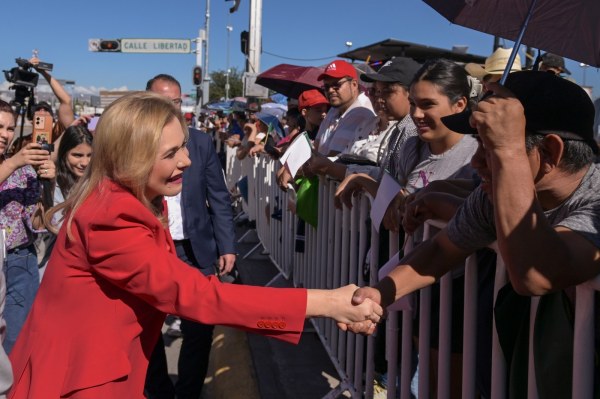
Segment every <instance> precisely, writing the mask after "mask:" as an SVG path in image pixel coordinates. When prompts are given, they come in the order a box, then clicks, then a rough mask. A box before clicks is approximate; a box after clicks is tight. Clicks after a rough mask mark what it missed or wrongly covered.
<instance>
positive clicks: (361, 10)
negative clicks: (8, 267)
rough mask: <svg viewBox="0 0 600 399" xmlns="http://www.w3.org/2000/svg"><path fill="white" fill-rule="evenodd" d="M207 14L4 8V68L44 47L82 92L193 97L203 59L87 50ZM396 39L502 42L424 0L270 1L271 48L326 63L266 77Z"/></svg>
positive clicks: (219, 50) (187, 6)
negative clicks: (152, 80) (164, 79)
mask: <svg viewBox="0 0 600 399" xmlns="http://www.w3.org/2000/svg"><path fill="white" fill-rule="evenodd" d="M231 5H232V2H226V1H224V0H212V1H211V21H210V55H209V64H210V65H209V69H210V70H224V69H226V63H227V29H226V26H227V25H231V26H232V27H233V32H232V33H231V38H230V66H232V67H238V68H239V69H243V67H244V58H243V55H242V54H241V52H240V44H239V35H240V32H241V31H242V30H245V29H248V20H249V1H248V0H241V5H240V8H239V10H238V11H237V12H236V13H234V14H229V11H228V10H229V7H231ZM205 9H206V0H171V1H157V0H121V1H116V0H100V1H96V2H82V1H75V0H59V1H55V2H48V1H44V2H42V1H40V0H30V1H28V2H27V3H22V2H16V1H10V2H3V5H2V13H3V16H4V18H3V22H2V24H0V34H1V35H2V37H4V40H3V41H2V42H3V43H2V51H1V52H0V67H1V69H9V68H11V67H13V66H14V58H15V57H24V58H28V57H30V56H31V52H32V49H34V48H36V49H38V50H39V53H40V58H41V59H42V60H43V61H48V62H52V63H54V72H53V74H54V75H55V76H56V77H58V78H62V79H68V80H74V81H76V83H77V85H80V86H86V87H94V88H98V87H103V88H107V89H114V88H122V87H124V86H126V87H127V88H129V89H132V90H136V89H143V88H144V86H145V83H146V81H147V79H148V78H149V77H152V76H153V75H155V74H157V73H170V74H172V75H174V76H175V77H176V78H177V79H179V80H180V81H181V83H182V86H183V89H184V92H189V91H191V89H192V82H191V80H192V68H193V66H194V64H195V55H194V54H185V55H171V54H161V55H150V54H120V53H92V52H89V51H88V48H87V43H88V39H90V38H106V39H110V38H183V39H187V38H194V37H196V36H197V35H198V30H199V29H200V28H203V27H204V19H205V17H204V15H205ZM387 38H395V39H399V40H405V41H410V42H416V43H421V44H426V45H430V46H436V47H442V48H451V47H452V46H453V45H457V44H460V45H468V46H469V52H470V53H475V54H481V55H489V53H491V50H492V41H493V39H492V37H491V36H489V35H486V34H483V33H479V32H476V31H473V30H470V29H466V28H462V27H459V26H456V25H452V24H450V23H449V22H448V21H447V20H446V19H444V18H443V17H441V16H439V15H438V14H437V13H436V12H435V11H434V10H432V9H431V8H430V7H429V6H427V5H426V4H425V3H423V2H422V1H420V0H371V1H355V0H347V1H333V0H319V1H317V0H303V1H295V2H291V1H285V0H263V50H264V51H265V52H268V53H271V54H277V55H279V56H283V57H289V58H296V59H303V60H306V59H319V60H313V61H301V60H288V59H284V58H280V57H276V56H273V55H270V54H266V53H263V55H262V60H261V70H262V71H264V70H265V69H267V68H269V67H271V66H274V65H277V64H279V63H284V62H285V63H292V64H299V65H323V64H325V63H327V61H328V60H330V59H332V57H334V56H335V55H336V54H339V53H342V52H344V51H346V50H347V48H346V46H345V43H346V42H347V41H350V42H352V43H353V47H354V48H357V47H362V46H365V45H368V44H371V43H375V42H378V41H381V40H384V39H387ZM567 67H568V68H569V69H570V70H571V71H572V72H573V78H574V79H575V80H576V81H577V82H578V83H580V84H581V83H582V81H583V72H582V71H583V69H582V68H581V67H580V66H579V63H577V62H574V61H568V63H567ZM2 81H4V79H3V77H2V78H0V82H2ZM586 83H587V85H593V86H595V88H594V89H595V90H594V97H597V96H599V95H600V73H599V72H598V70H597V69H596V68H591V67H590V68H587V71H586Z"/></svg>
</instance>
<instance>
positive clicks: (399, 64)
mask: <svg viewBox="0 0 600 399" xmlns="http://www.w3.org/2000/svg"><path fill="white" fill-rule="evenodd" d="M419 68H421V65H420V64H419V63H417V62H416V61H415V60H413V59H412V58H406V57H396V58H392V59H391V60H389V61H388V62H386V63H385V64H383V66H382V67H381V68H379V71H377V73H363V74H361V75H360V79H361V80H363V81H365V82H387V83H400V84H401V85H403V86H406V87H408V86H409V85H410V83H411V82H412V80H413V77H414V76H415V74H416V73H417V71H418V70H419Z"/></svg>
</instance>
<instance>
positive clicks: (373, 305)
mask: <svg viewBox="0 0 600 399" xmlns="http://www.w3.org/2000/svg"><path fill="white" fill-rule="evenodd" d="M309 292H311V294H313V295H309V297H308V306H307V316H322V317H329V318H331V319H334V320H335V321H336V322H337V325H338V327H339V328H340V329H341V330H342V331H351V332H353V333H356V334H364V335H371V334H373V333H374V332H375V328H376V326H377V323H379V321H381V319H382V318H383V317H385V316H384V313H385V311H384V308H383V307H382V305H381V304H382V297H381V293H380V291H379V290H378V289H376V288H371V287H363V288H359V287H358V286H356V285H354V284H351V285H347V286H345V287H341V288H337V289H334V290H331V291H329V290H309ZM316 297H320V298H319V299H318V300H316ZM311 298H312V300H311ZM311 307H314V308H313V309H312V310H311ZM315 308H316V309H315Z"/></svg>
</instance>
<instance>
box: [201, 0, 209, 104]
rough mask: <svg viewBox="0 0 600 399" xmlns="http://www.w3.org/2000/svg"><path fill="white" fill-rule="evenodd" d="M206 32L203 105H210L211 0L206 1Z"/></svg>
mask: <svg viewBox="0 0 600 399" xmlns="http://www.w3.org/2000/svg"><path fill="white" fill-rule="evenodd" d="M204 17H205V18H204V31H205V33H206V37H205V40H204V79H203V81H202V88H203V90H202V104H203V105H204V104H207V103H208V98H209V96H208V94H209V93H208V90H209V88H210V75H209V73H208V43H209V28H210V0H206V14H205V15H204Z"/></svg>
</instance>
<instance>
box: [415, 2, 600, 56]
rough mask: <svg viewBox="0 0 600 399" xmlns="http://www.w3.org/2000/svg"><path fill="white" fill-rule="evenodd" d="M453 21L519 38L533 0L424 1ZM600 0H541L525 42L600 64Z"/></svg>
mask: <svg viewBox="0 0 600 399" xmlns="http://www.w3.org/2000/svg"><path fill="white" fill-rule="evenodd" d="M423 1H424V2H425V3H427V4H428V5H429V6H430V7H432V8H433V9H434V10H436V11H437V12H439V13H440V14H441V15H443V16H444V17H445V18H446V19H448V20H449V21H450V22H452V23H455V24H457V25H461V26H465V27H467V28H471V29H475V30H478V31H480V32H485V33H489V34H491V35H495V36H499V37H502V38H505V39H508V40H512V41H516V40H517V39H518V36H519V33H520V31H521V28H522V27H523V24H524V22H525V21H526V18H527V15H528V12H529V8H530V5H531V3H532V0H423ZM598 21H600V1H598V0H537V2H536V4H535V6H534V7H533V9H532V12H531V19H530V20H529V22H528V24H527V28H526V30H525V33H524V36H523V40H522V41H523V43H524V44H527V45H528V46H531V47H535V48H538V49H541V50H545V51H547V52H551V53H555V54H559V55H562V56H564V57H567V58H570V59H572V60H577V61H580V62H583V63H586V64H588V65H593V66H596V67H600V24H599V23H598Z"/></svg>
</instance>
